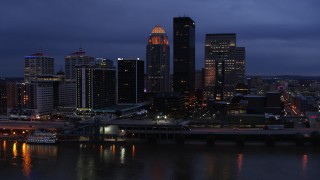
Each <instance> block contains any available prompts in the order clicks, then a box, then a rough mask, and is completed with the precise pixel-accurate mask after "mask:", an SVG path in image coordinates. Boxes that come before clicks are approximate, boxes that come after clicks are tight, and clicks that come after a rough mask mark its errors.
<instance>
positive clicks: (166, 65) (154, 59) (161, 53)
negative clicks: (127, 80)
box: [146, 25, 170, 92]
mask: <svg viewBox="0 0 320 180" xmlns="http://www.w3.org/2000/svg"><path fill="white" fill-rule="evenodd" d="M146 62H147V63H146V64H147V68H146V69H147V92H169V90H170V47H169V41H168V36H167V35H166V32H165V31H164V29H163V28H162V27H161V26H160V25H157V26H156V27H154V28H153V29H152V31H151V34H150V36H149V39H148V45H147V61H146Z"/></svg>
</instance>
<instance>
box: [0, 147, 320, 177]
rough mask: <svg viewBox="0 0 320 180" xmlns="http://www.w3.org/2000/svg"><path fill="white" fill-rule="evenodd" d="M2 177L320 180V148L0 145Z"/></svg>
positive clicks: (0, 173) (0, 171) (0, 174)
mask: <svg viewBox="0 0 320 180" xmlns="http://www.w3.org/2000/svg"><path fill="white" fill-rule="evenodd" d="M0 179H14V180H19V179H39V180H47V179H55V180H64V179H68V180H72V179H80V180H85V179H87V180H91V179H112V180H118V179H119V180H120V179H130V180H131V179H146V180H149V179H156V180H158V179H159V180H162V179H177V180H180V179H181V180H188V179H200V180H201V179H219V180H220V179H221V180H227V179H243V180H248V179H253V180H264V179H265V180H270V179H271V180H277V179H290V180H294V179H306V180H312V179H315V180H316V179H317V180H319V179H320V149H319V148H314V147H295V146H276V147H266V146H245V147H237V146H233V145H232V146H231V145H230V146H228V145H225V146H215V147H210V146H207V145H204V144H201V145H199V144H185V145H175V144H171V145H170V144H125V145H114V144H103V145H99V144H96V145H94V144H79V143H72V144H58V145H30V144H25V143H22V142H7V141H0Z"/></svg>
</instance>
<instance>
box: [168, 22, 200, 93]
mask: <svg viewBox="0 0 320 180" xmlns="http://www.w3.org/2000/svg"><path fill="white" fill-rule="evenodd" d="M173 91H174V92H178V93H181V94H182V95H184V96H185V97H192V96H194V91H195V22H194V21H193V20H192V19H191V18H190V17H176V18H173Z"/></svg>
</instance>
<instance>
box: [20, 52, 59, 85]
mask: <svg viewBox="0 0 320 180" xmlns="http://www.w3.org/2000/svg"><path fill="white" fill-rule="evenodd" d="M53 73H54V58H52V57H49V56H47V55H45V54H44V53H43V52H42V50H40V51H39V52H38V53H35V54H32V55H30V56H25V57H24V80H25V82H31V81H32V80H35V79H36V78H37V76H40V75H53Z"/></svg>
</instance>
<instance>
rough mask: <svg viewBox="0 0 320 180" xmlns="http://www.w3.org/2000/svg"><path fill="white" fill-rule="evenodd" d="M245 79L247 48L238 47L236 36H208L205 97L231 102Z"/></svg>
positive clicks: (206, 44) (206, 43)
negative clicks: (237, 86)
mask: <svg viewBox="0 0 320 180" xmlns="http://www.w3.org/2000/svg"><path fill="white" fill-rule="evenodd" d="M244 77H245V48H244V47H237V46H236V34H207V35H206V42H205V83H204V84H205V90H204V97H205V98H206V99H209V98H210V99H215V100H217V101H221V100H229V99H230V98H231V97H232V96H233V92H234V90H235V86H236V85H237V84H238V83H244Z"/></svg>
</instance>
